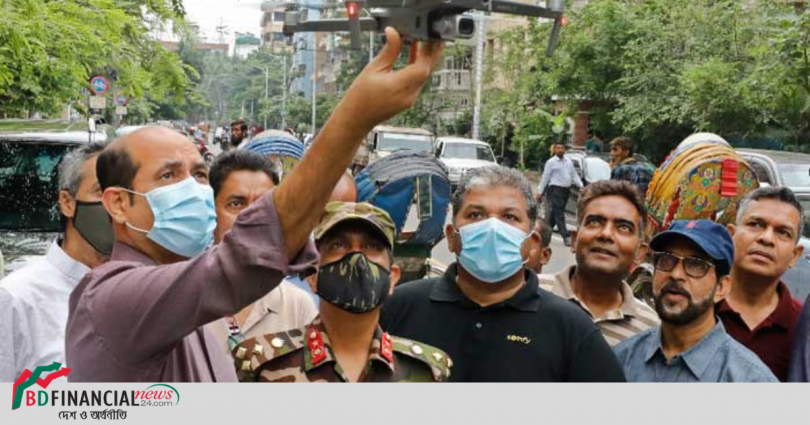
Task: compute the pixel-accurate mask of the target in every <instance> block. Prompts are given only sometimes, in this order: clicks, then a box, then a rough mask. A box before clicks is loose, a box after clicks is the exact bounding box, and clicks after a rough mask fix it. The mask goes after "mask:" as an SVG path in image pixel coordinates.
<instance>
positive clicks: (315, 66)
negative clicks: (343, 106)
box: [310, 42, 318, 136]
mask: <svg viewBox="0 0 810 425" xmlns="http://www.w3.org/2000/svg"><path fill="white" fill-rule="evenodd" d="M317 47H318V43H317V42H316V43H315V48H314V49H312V127H310V133H312V135H313V136H314V135H315V120H316V118H317V116H318V115H317V111H316V108H317V106H318V105H317V102H316V98H315V91H316V90H317V89H318V49H317Z"/></svg>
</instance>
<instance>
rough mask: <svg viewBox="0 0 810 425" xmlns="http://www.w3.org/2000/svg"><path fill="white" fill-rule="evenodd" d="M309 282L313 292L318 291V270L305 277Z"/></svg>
mask: <svg viewBox="0 0 810 425" xmlns="http://www.w3.org/2000/svg"><path fill="white" fill-rule="evenodd" d="M304 280H306V281H307V283H308V284H309V289H311V290H312V293H313V294H317V293H318V272H315V273H313V274H311V275H309V276H307V277H305V278H304Z"/></svg>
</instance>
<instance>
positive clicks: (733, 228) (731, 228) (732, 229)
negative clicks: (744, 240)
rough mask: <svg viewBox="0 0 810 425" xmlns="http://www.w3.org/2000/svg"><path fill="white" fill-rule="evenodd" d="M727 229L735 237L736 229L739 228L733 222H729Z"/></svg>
mask: <svg viewBox="0 0 810 425" xmlns="http://www.w3.org/2000/svg"><path fill="white" fill-rule="evenodd" d="M726 230H728V233H729V234H730V235H731V237H732V238H733V237H734V231H736V230H737V228H736V227H734V225H733V224H728V225H726Z"/></svg>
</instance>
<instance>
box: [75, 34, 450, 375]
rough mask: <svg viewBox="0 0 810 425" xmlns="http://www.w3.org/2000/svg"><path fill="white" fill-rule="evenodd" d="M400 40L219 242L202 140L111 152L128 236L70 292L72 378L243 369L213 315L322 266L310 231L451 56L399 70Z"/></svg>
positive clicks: (119, 236)
mask: <svg viewBox="0 0 810 425" xmlns="http://www.w3.org/2000/svg"><path fill="white" fill-rule="evenodd" d="M386 40H387V43H386V45H385V47H384V48H383V50H382V51H381V52H380V54H379V56H378V57H377V58H376V59H375V60H374V61H372V62H371V63H369V65H367V66H366V68H365V69H364V70H363V72H361V73H360V75H359V76H358V77H357V79H356V80H355V81H354V83H353V84H352V85H351V87H350V88H349V89H348V90H347V91H346V93H345V95H344V97H343V99H342V100H341V102H340V103H339V104H338V106H337V107H336V108H335V110H334V112H333V113H332V115H331V117H330V118H329V120H328V121H327V122H326V124H325V125H324V126H323V129H322V130H321V131H320V133H318V137H317V138H316V139H315V140H314V141H313V143H312V146H311V147H310V149H309V151H308V153H307V154H306V155H305V156H304V157H303V159H302V160H301V163H300V164H298V168H297V169H296V172H294V173H291V174H290V175H289V177H287V178H285V180H284V181H283V182H281V184H279V186H278V187H276V188H275V189H273V190H272V191H270V192H268V193H266V194H264V195H262V196H261V197H260V198H259V199H258V200H256V201H255V202H253V203H252V204H251V205H250V206H249V207H248V208H246V209H245V210H243V211H241V212H240V213H239V215H238V217H237V218H236V220H235V221H234V223H233V226H232V227H231V230H230V231H229V232H228V233H227V234H225V235H224V236H223V239H222V242H221V243H219V244H217V245H216V246H213V247H211V244H212V242H213V240H214V229H215V228H216V213H215V207H214V196H213V190H212V189H211V186H209V181H208V166H207V165H206V164H205V162H204V161H203V159H202V157H201V156H200V154H199V152H198V151H197V149H196V147H195V146H194V144H193V143H192V142H191V141H189V140H188V139H187V138H185V137H183V136H182V135H180V134H177V133H175V132H173V131H171V130H168V129H165V128H147V129H143V130H139V131H136V132H134V133H130V134H129V135H127V136H124V137H123V138H121V139H119V140H117V141H116V142H114V143H113V144H112V145H111V146H110V147H109V148H107V149H106V150H105V151H104V152H103V153H102V154H101V155H100V156H99V159H98V164H97V167H96V168H97V174H98V180H99V184H100V185H101V188H102V190H103V195H102V202H103V204H104V208H105V210H106V211H107V212H108V213H109V215H110V217H111V219H112V225H113V230H114V232H115V246H114V247H113V251H112V256H111V259H110V261H109V262H108V263H107V264H105V265H103V266H101V267H98V268H96V269H94V270H93V271H91V272H90V273H88V274H87V276H85V278H84V279H83V280H82V281H81V283H79V285H78V286H77V287H76V289H75V290H74V291H73V293H72V295H71V297H70V311H69V318H68V324H67V335H66V357H67V362H68V364H70V366H71V368H72V372H71V373H70V376H69V377H68V380H70V381H84V382H90V381H93V382H99V381H100V382H121V381H123V382H136V381H137V382H169V381H175V382H177V381H180V382H188V381H194V382H212V381H215V382H228V381H231V382H234V381H236V372H235V370H234V369H233V366H232V363H231V360H230V359H228V356H227V354H226V353H224V352H223V350H222V349H221V348H220V347H219V346H218V344H217V341H216V339H215V338H214V337H213V335H212V334H211V333H210V332H209V331H208V330H207V329H205V328H204V327H203V325H205V324H207V323H210V322H212V321H214V320H217V319H219V318H221V317H226V316H231V315H234V314H236V313H237V312H239V311H240V310H242V309H243V308H244V307H246V306H248V305H249V304H251V303H252V302H254V301H256V300H258V299H259V298H261V297H263V296H264V295H265V294H267V293H268V292H269V291H271V290H273V289H274V288H276V287H277V286H278V285H279V283H280V282H281V281H282V279H283V278H284V276H288V275H291V274H294V273H299V272H310V271H313V270H312V269H313V266H314V265H315V260H316V252H315V250H314V246H313V243H312V241H311V240H310V234H311V232H312V230H313V228H314V227H315V225H316V224H317V223H318V220H319V219H320V216H321V213H322V212H323V209H324V206H325V205H326V202H327V199H328V198H329V195H330V193H331V192H332V189H333V188H334V187H335V184H336V183H337V182H338V180H339V179H340V178H341V176H342V175H343V173H344V172H345V170H346V168H347V167H348V166H349V164H350V163H351V161H352V159H353V158H354V154H355V151H356V150H357V148H358V146H359V144H360V143H361V141H362V140H363V138H365V136H366V135H367V134H368V133H369V132H370V131H371V130H372V129H373V128H374V126H375V125H377V124H379V123H381V122H384V121H386V120H388V119H390V118H391V117H393V116H394V115H396V114H397V113H398V112H400V111H403V110H405V109H407V108H409V107H410V106H411V105H412V104H413V102H414V101H415V100H416V98H417V96H418V94H419V92H420V91H421V88H422V86H423V85H424V83H425V82H426V81H427V79H428V78H429V76H430V73H431V70H432V68H433V66H434V65H435V64H436V63H437V62H438V60H439V59H440V58H441V52H442V48H441V45H440V44H438V43H435V42H428V43H419V44H416V45H412V50H413V54H412V56H411V61H410V63H409V65H408V66H406V67H405V68H402V69H399V70H396V71H394V69H393V68H394V66H393V65H394V62H395V61H396V60H397V58H398V56H399V53H400V51H401V49H402V40H401V38H400V37H399V35H398V34H397V32H396V31H395V30H393V29H392V28H387V30H386ZM367 108H368V110H366V109H367ZM358 111H363V113H362V114H358Z"/></svg>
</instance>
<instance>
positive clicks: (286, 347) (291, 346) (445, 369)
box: [233, 202, 452, 382]
mask: <svg viewBox="0 0 810 425" xmlns="http://www.w3.org/2000/svg"><path fill="white" fill-rule="evenodd" d="M394 234H395V229H394V223H393V221H392V220H391V218H390V217H389V216H388V213H386V212H385V211H383V210H381V209H379V208H377V207H374V206H372V205H370V204H366V203H362V204H355V203H348V202H332V203H330V204H329V205H327V206H326V211H325V213H324V216H323V217H322V218H321V222H320V224H319V225H318V226H317V227H316V228H315V240H316V245H317V247H318V251H319V252H320V255H321V256H320V270H319V271H318V273H317V274H315V275H313V276H310V277H309V278H308V281H309V283H310V285H312V287H313V290H314V291H315V292H316V293H317V294H318V295H319V296H320V298H321V299H322V300H323V301H326V302H322V303H321V304H320V305H321V314H320V316H319V317H318V318H316V319H315V320H314V321H313V322H312V323H311V324H309V325H308V326H305V327H303V328H298V329H293V330H290V331H287V332H281V333H275V334H266V335H263V336H261V337H256V338H250V339H248V340H245V341H244V342H242V343H241V344H240V345H238V346H237V347H235V348H234V350H233V355H234V358H235V359H236V368H237V372H238V374H239V378H240V380H241V381H243V382H244V381H262V382H315V381H321V382H401V381H410V382H441V381H445V380H447V378H448V377H449V376H450V367H451V366H452V361H451V360H450V358H449V357H448V356H447V354H445V353H444V352H443V351H441V350H439V349H437V348H434V347H431V346H428V345H426V344H422V343H418V342H415V341H411V340H407V339H403V338H398V337H395V336H389V335H388V333H385V332H384V331H383V330H382V329H381V328H380V326H379V324H378V322H379V316H380V307H381V306H382V304H383V302H384V301H385V299H386V298H387V297H388V295H390V294H391V292H392V291H393V288H394V285H395V284H396V283H397V281H398V280H399V274H400V271H399V268H398V267H397V266H396V265H393V264H392V261H391V259H392V256H391V254H392V247H393V246H394ZM330 333H331V335H332V336H331V337H330ZM364 340H365V341H364Z"/></svg>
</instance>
